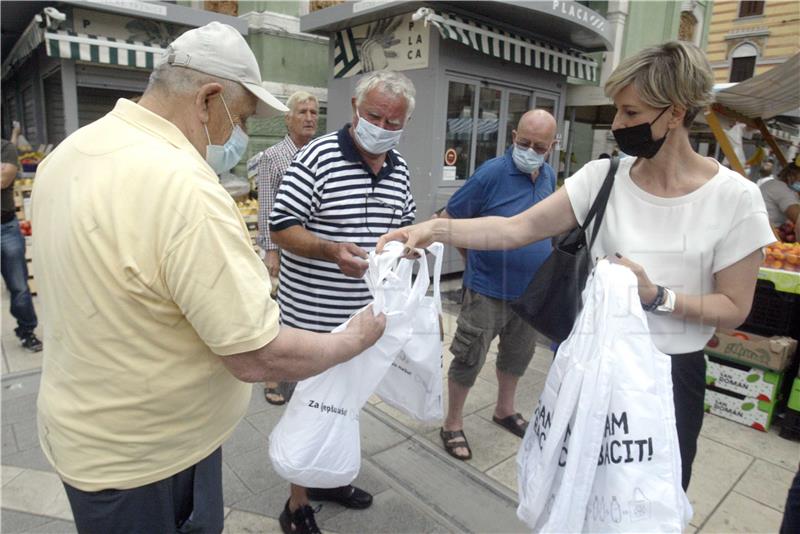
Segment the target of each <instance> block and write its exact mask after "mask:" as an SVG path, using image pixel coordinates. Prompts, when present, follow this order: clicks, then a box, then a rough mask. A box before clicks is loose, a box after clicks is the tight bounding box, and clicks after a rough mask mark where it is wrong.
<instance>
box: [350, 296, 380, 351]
mask: <svg viewBox="0 0 800 534" xmlns="http://www.w3.org/2000/svg"><path fill="white" fill-rule="evenodd" d="M385 328H386V316H385V315H384V314H382V313H379V314H378V315H377V316H376V315H375V314H374V313H373V312H372V304H370V305H369V306H367V307H366V308H365V309H364V310H362V311H361V312H359V313H358V314H356V315H355V316H354V317H353V318H352V319H351V320H350V322H349V323H347V328H345V330H344V333H346V334H353V335H357V336H359V337H360V338H361V343H363V345H362V346H363V347H364V348H365V349H366V348H367V347H371V346H372V345H374V344H375V342H376V341H378V339H380V337H381V336H382V335H383V330H384V329H385Z"/></svg>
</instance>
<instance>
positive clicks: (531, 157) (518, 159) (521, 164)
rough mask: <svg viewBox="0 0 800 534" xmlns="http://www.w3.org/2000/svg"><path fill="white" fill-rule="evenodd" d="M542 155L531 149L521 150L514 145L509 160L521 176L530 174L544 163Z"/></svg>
mask: <svg viewBox="0 0 800 534" xmlns="http://www.w3.org/2000/svg"><path fill="white" fill-rule="evenodd" d="M544 156H545V155H544V154H539V153H538V152H536V151H535V150H534V149H532V148H522V147H521V146H519V145H517V144H516V143H514V150H513V151H512V152H511V159H513V160H514V165H516V166H517V169H519V172H521V173H522V174H532V173H533V171H535V170H536V169H538V168H539V167H541V166H542V164H543V163H544Z"/></svg>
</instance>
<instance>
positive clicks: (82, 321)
mask: <svg viewBox="0 0 800 534" xmlns="http://www.w3.org/2000/svg"><path fill="white" fill-rule="evenodd" d="M286 111H287V109H286V107H285V106H283V105H282V104H281V103H280V102H278V101H277V100H276V99H275V98H274V97H273V96H272V95H270V94H269V93H268V92H267V91H266V90H265V89H264V88H263V87H262V82H261V73H260V72H259V68H258V63H257V62H256V58H255V56H254V55H253V53H252V51H251V50H250V48H249V47H248V45H247V42H246V41H245V40H244V38H243V37H242V36H241V35H240V34H239V32H237V31H236V30H235V29H234V28H232V27H231V26H227V25H224V24H220V23H218V22H212V23H210V24H207V25H206V26H203V27H200V28H197V29H193V30H190V31H188V32H186V33H184V34H183V35H181V36H180V37H178V39H176V40H175V41H174V42H173V43H172V44H170V46H169V47H168V48H167V49H166V50H165V52H164V54H163V56H162V57H161V58H160V60H159V61H158V63H157V65H156V68H155V70H154V71H153V73H152V75H151V77H150V83H149V85H148V87H147V90H146V92H145V93H144V96H142V98H141V100H140V101H139V103H138V104H137V103H134V102H131V101H130V100H125V99H120V100H119V101H118V102H117V104H116V106H115V107H114V109H113V110H112V111H111V112H110V113H108V114H107V115H106V116H105V117H103V118H101V119H99V120H98V121H96V122H94V123H92V124H89V125H88V126H85V127H84V128H81V129H80V130H78V131H77V132H75V133H73V134H72V135H70V136H69V137H68V138H67V139H65V140H64V141H63V142H62V143H61V144H60V145H59V146H58V148H56V149H55V151H53V153H52V154H50V155H49V156H48V157H47V158H46V159H45V160H44V161H43V162H42V163H41V164H40V165H39V169H38V172H37V175H36V182H35V185H34V189H33V212H34V216H33V221H34V226H35V231H36V240H37V241H36V243H37V245H36V247H35V249H34V261H35V263H36V265H37V273H36V275H37V280H38V281H39V284H40V292H41V298H42V301H43V302H45V303H46V305H45V306H44V309H43V314H42V315H43V317H42V325H43V328H44V337H45V339H46V340H47V342H46V343H45V345H44V347H45V348H44V364H43V373H42V380H41V389H40V393H39V399H38V425H39V441H40V444H41V448H42V451H43V452H44V454H45V456H46V457H47V459H48V460H49V461H50V463H51V464H52V465H53V466H54V468H55V470H56V472H57V473H58V474H59V476H60V477H61V479H62V481H63V482H64V486H65V489H66V493H67V497H68V498H69V502H70V506H71V508H72V512H73V516H74V518H75V524H76V526H77V529H78V531H79V532H220V531H221V530H222V527H223V524H222V523H223V504H222V503H223V500H222V463H221V444H222V443H223V442H224V441H225V440H226V439H227V438H228V436H230V434H231V433H232V432H233V431H234V429H235V428H236V426H237V424H238V423H239V421H240V419H241V418H242V417H243V416H244V414H245V413H246V410H247V407H248V405H249V401H250V397H251V392H252V386H251V385H250V384H246V383H244V382H261V381H264V380H299V379H303V378H307V377H309V376H312V375H314V374H317V373H320V372H322V371H324V370H325V369H328V368H330V367H331V366H333V365H336V364H338V363H341V362H343V361H346V360H348V359H350V358H352V357H353V356H355V355H356V354H359V353H361V352H363V351H364V350H365V349H366V348H367V347H369V346H370V345H371V344H372V343H374V342H375V341H376V340H377V339H378V337H379V336H380V335H381V333H382V331H383V323H384V319H383V318H382V316H379V317H377V318H374V317H372V312H371V310H367V311H366V312H365V313H363V314H360V315H359V316H357V317H356V318H355V320H354V322H351V323H350V325H349V327H348V328H347V329H346V330H345V331H344V332H342V333H341V334H318V333H313V332H308V331H305V330H298V329H293V328H290V327H286V326H279V323H278V307H277V305H276V304H275V302H274V301H273V300H272V299H271V298H270V297H269V293H270V282H269V276H268V274H267V270H266V268H265V267H264V264H263V263H262V262H261V260H260V259H259V257H258V255H257V254H256V253H255V251H254V250H253V247H252V245H251V243H250V239H249V237H248V234H247V228H246V226H245V224H244V221H243V220H242V218H241V215H239V212H238V210H237V208H236V204H235V202H234V201H233V199H232V198H231V197H230V195H228V193H227V192H226V191H225V189H223V187H222V186H221V185H220V183H219V181H218V179H217V174H218V173H222V172H224V171H227V170H229V169H230V168H232V167H233V166H234V165H236V163H237V162H238V161H239V159H240V158H241V156H242V154H243V153H244V151H245V149H246V147H247V141H248V139H247V134H246V133H245V128H246V126H245V124H246V121H247V118H248V117H251V116H254V115H257V116H267V117H268V116H273V115H277V114H280V113H283V112H286ZM237 379H238V380H237Z"/></svg>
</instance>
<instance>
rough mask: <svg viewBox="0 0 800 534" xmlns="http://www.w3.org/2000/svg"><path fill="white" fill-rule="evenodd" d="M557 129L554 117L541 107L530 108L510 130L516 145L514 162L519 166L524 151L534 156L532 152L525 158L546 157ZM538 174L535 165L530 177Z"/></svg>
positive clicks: (554, 139) (534, 177)
mask: <svg viewBox="0 0 800 534" xmlns="http://www.w3.org/2000/svg"><path fill="white" fill-rule="evenodd" d="M557 131H558V125H557V124H556V119H555V117H553V116H552V115H551V114H550V113H549V112H547V111H545V110H543V109H532V110H530V111H528V112H526V113H525V114H524V115H523V116H522V117H520V119H519V123H518V124H517V129H516V130H512V132H511V139H512V141H513V142H514V144H515V145H516V147H515V151H516V152H517V154H516V155H515V163H517V166H518V167H519V166H520V164H519V163H518V160H519V159H520V156H523V157H524V156H526V154H525V151H532V152H533V153H535V156H534V154H532V153H529V154H527V156H529V157H530V158H526V159H543V158H547V156H548V155H549V154H550V150H552V148H553V145H554V144H555V141H556V132H557ZM520 170H523V169H520ZM538 175H539V169H538V166H537V168H535V169H533V170H532V171H531V179H532V180H535V179H536V177H537V176H538Z"/></svg>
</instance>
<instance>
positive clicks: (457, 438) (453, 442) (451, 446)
mask: <svg viewBox="0 0 800 534" xmlns="http://www.w3.org/2000/svg"><path fill="white" fill-rule="evenodd" d="M439 436H441V438H442V445H444V450H446V451H447V454H449V455H450V456H452V457H453V458H456V459H457V460H461V461H464V462H466V461H467V460H470V459H472V449H470V448H469V443H467V436H465V435H464V431H463V430H452V431H451V430H445V429H444V428H442V429H441V430H440V431H439ZM459 448H463V449H467V455H466V456H459V455H458V454H456V449H459Z"/></svg>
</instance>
